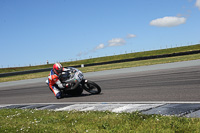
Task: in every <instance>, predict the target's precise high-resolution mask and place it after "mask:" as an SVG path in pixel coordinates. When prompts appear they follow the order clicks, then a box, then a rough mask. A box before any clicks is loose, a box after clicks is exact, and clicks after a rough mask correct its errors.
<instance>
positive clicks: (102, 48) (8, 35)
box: [0, 0, 200, 68]
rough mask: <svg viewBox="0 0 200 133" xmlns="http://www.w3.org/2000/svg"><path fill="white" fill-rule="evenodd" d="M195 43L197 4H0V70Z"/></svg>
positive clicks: (197, 0) (132, 0) (36, 0)
mask: <svg viewBox="0 0 200 133" xmlns="http://www.w3.org/2000/svg"><path fill="white" fill-rule="evenodd" d="M197 43H200V0H162V1H161V0H0V45H1V53H0V60H1V64H0V68H2V67H18V66H27V65H29V64H31V65H39V64H44V63H46V60H48V61H49V62H50V63H54V62H57V61H60V62H63V61H71V60H80V59H86V58H93V57H101V56H108V55H114V54H115V55H116V54H124V53H125V52H127V53H130V52H138V51H143V50H153V49H160V48H166V47H175V46H185V45H191V44H197Z"/></svg>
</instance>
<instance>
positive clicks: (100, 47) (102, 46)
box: [95, 43, 105, 50]
mask: <svg viewBox="0 0 200 133" xmlns="http://www.w3.org/2000/svg"><path fill="white" fill-rule="evenodd" d="M104 47H105V45H104V44H103V43H101V44H99V45H98V46H97V47H96V48H95V50H97V49H102V48H104Z"/></svg>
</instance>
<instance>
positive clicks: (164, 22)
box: [150, 17, 186, 27]
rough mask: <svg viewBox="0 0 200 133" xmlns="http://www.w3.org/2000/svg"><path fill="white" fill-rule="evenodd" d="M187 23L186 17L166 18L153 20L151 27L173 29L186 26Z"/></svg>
mask: <svg viewBox="0 0 200 133" xmlns="http://www.w3.org/2000/svg"><path fill="white" fill-rule="evenodd" d="M185 22H186V18H184V17H164V18H158V19H155V20H152V21H151V22H150V25H152V26H158V27H173V26H178V25H180V24H184V23H185Z"/></svg>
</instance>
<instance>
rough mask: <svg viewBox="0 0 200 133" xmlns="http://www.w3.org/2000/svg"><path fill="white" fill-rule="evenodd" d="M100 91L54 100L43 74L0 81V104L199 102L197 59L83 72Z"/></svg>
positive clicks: (199, 65)
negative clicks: (34, 77) (38, 76)
mask: <svg viewBox="0 0 200 133" xmlns="http://www.w3.org/2000/svg"><path fill="white" fill-rule="evenodd" d="M85 77H86V78H87V79H90V80H92V81H95V82H96V83H97V84H99V85H100V86H101V88H102V93H101V94H100V95H89V94H88V93H87V92H85V91H84V92H83V95H82V96H79V97H69V96H67V97H65V98H63V99H59V100H57V99H56V98H55V96H54V94H53V93H52V92H51V91H50V90H49V88H48V87H47V85H46V84H45V79H46V78H40V79H32V80H23V81H15V82H5V83H0V104H22V103H23V104H24V103H58V102H59V103H62V102H63V103H66V102H144V103H145V102H152V103H154V102H200V60H194V61H187V62H178V63H168V64H161V65H152V66H143V67H135V68H126V69H117V70H109V71H102V72H94V73H86V74H85Z"/></svg>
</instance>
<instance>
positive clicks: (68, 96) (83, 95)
mask: <svg viewBox="0 0 200 133" xmlns="http://www.w3.org/2000/svg"><path fill="white" fill-rule="evenodd" d="M101 94H102V93H100V94H89V93H88V94H85V93H83V94H81V95H68V94H66V95H65V96H63V97H62V98H73V97H87V96H92V95H101Z"/></svg>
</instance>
